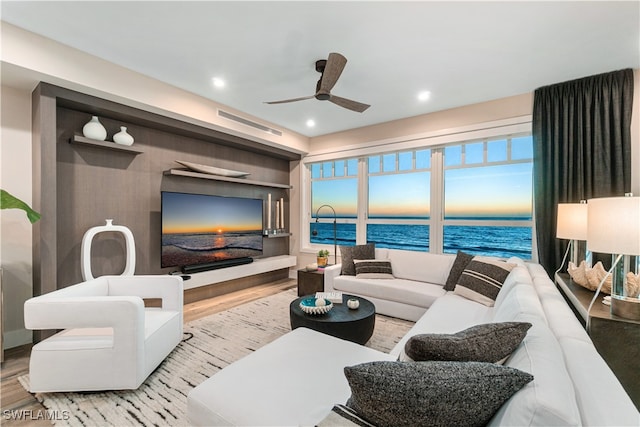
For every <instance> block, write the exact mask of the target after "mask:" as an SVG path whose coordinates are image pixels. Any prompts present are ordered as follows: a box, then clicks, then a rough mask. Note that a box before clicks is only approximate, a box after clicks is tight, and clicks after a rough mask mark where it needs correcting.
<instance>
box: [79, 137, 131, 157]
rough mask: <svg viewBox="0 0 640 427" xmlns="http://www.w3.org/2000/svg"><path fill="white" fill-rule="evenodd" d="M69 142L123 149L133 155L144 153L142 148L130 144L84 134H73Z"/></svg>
mask: <svg viewBox="0 0 640 427" xmlns="http://www.w3.org/2000/svg"><path fill="white" fill-rule="evenodd" d="M69 143H70V144H77V145H88V146H90V147H97V148H105V149H107V150H114V151H125V152H127V153H132V154H135V155H138V154H142V153H144V151H143V150H141V149H139V148H137V147H134V146H132V145H120V144H116V143H115V142H112V141H98V140H97V139H91V138H85V137H84V136H80V135H74V136H73V138H71V139H69Z"/></svg>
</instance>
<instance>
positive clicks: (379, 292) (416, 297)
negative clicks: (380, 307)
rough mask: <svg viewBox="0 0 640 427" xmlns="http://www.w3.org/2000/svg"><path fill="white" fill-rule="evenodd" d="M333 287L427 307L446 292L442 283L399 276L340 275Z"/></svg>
mask: <svg viewBox="0 0 640 427" xmlns="http://www.w3.org/2000/svg"><path fill="white" fill-rule="evenodd" d="M333 287H334V289H336V290H338V291H341V292H343V293H345V294H353V295H359V296H363V297H365V298H369V297H370V298H378V299H382V300H385V301H394V302H398V303H402V304H410V305H413V306H417V307H425V308H427V307H429V306H431V304H433V302H434V301H436V300H437V299H438V298H439V297H441V296H443V295H444V294H445V293H446V292H445V291H444V290H443V289H442V286H440V285H433V284H431V283H425V282H416V281H413V280H405V279H398V278H395V279H390V280H380V279H359V278H357V277H355V276H339V277H336V278H335V280H334V282H333Z"/></svg>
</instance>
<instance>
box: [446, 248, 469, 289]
mask: <svg viewBox="0 0 640 427" xmlns="http://www.w3.org/2000/svg"><path fill="white" fill-rule="evenodd" d="M472 259H473V255H469V254H468V253H466V252H462V251H458V253H457V254H456V259H455V261H453V265H452V266H451V270H450V271H449V277H447V282H446V283H445V285H444V290H445V291H453V290H454V289H455V288H456V284H457V283H458V279H460V275H461V274H462V272H463V271H464V269H465V268H467V265H468V264H469V263H470V262H471V260H472Z"/></svg>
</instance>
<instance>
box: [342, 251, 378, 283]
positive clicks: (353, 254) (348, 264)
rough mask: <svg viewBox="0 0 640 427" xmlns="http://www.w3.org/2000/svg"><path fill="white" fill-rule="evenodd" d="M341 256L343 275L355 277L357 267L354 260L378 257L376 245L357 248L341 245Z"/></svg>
mask: <svg viewBox="0 0 640 427" xmlns="http://www.w3.org/2000/svg"><path fill="white" fill-rule="evenodd" d="M340 256H341V258H342V261H341V262H342V273H341V274H342V275H344V276H355V275H356V266H355V265H354V264H353V260H354V259H374V258H375V257H376V245H375V243H367V244H366V245H355V246H343V245H340Z"/></svg>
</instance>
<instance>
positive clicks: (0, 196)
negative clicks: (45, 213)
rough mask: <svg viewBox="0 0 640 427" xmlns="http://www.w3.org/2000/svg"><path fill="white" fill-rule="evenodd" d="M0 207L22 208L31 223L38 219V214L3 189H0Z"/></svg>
mask: <svg viewBox="0 0 640 427" xmlns="http://www.w3.org/2000/svg"><path fill="white" fill-rule="evenodd" d="M0 209H22V210H23V211H25V212H26V214H27V218H29V221H30V222H31V224H33V223H34V222H36V221H38V220H39V219H40V214H39V213H38V212H36V211H34V210H33V209H31V208H30V207H29V205H27V204H26V203H25V202H23V201H22V200H20V199H18V198H17V197H15V196H12V195H11V194H9V193H8V192H6V191H5V190H0Z"/></svg>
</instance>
